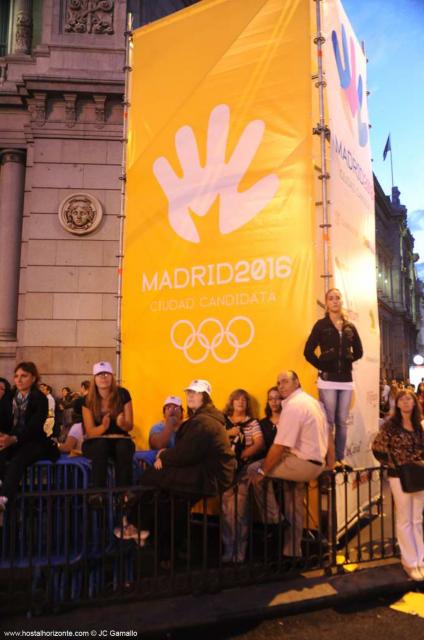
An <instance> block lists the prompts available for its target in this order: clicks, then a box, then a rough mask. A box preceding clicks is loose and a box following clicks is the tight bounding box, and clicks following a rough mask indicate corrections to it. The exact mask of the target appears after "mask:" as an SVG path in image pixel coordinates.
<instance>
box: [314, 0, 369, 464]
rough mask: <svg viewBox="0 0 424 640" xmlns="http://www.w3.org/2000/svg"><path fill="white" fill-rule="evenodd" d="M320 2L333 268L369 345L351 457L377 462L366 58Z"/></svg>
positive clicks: (339, 12)
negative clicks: (374, 449) (373, 447)
mask: <svg viewBox="0 0 424 640" xmlns="http://www.w3.org/2000/svg"><path fill="white" fill-rule="evenodd" d="M322 6H323V9H324V16H323V24H324V36H325V38H326V41H325V45H324V70H325V76H326V78H325V79H326V83H327V105H328V112H329V126H330V131H331V160H330V176H331V177H330V180H329V200H330V222H331V224H332V227H331V230H330V238H331V257H332V262H331V269H332V273H333V275H334V280H333V281H334V286H336V287H338V288H339V289H340V290H341V291H342V293H343V298H344V303H345V306H346V307H347V309H348V314H349V318H350V320H352V321H353V322H354V323H355V325H356V327H357V329H358V331H359V334H360V336H361V340H362V343H363V347H364V356H363V358H362V359H361V360H360V361H358V362H357V363H356V364H355V365H354V380H355V402H354V407H353V413H352V415H351V424H350V425H349V431H348V433H349V435H348V442H347V456H346V457H347V459H348V460H349V461H350V462H351V464H352V465H353V466H355V467H360V466H366V465H370V464H373V463H374V462H375V461H374V458H373V457H372V455H371V452H370V440H372V433H373V432H375V431H376V430H377V426H378V384H379V349H380V341H379V327H378V308H377V289H376V260H375V224H374V217H375V214H374V188H373V175H372V168H371V150H370V140H369V125H368V110H367V93H366V58H365V55H364V52H363V50H362V47H361V45H360V44H359V42H358V40H357V38H356V36H355V33H354V31H353V29H352V25H351V24H350V22H349V19H348V18H347V16H346V13H345V12H344V9H343V7H342V4H341V3H340V1H339V0H325V1H324V2H323V3H322Z"/></svg>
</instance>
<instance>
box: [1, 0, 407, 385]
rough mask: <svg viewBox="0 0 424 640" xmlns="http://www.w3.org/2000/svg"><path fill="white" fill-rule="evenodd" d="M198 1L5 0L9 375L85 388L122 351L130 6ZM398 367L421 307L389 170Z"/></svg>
mask: <svg viewBox="0 0 424 640" xmlns="http://www.w3.org/2000/svg"><path fill="white" fill-rule="evenodd" d="M195 1H196V0H128V1H127V0H102V1H100V0H1V2H0V273H1V279H0V309H1V313H0V375H5V376H6V377H9V378H10V377H11V375H12V371H13V367H14V365H15V363H16V361H19V360H21V359H31V360H34V361H35V362H36V363H37V364H38V365H39V368H40V371H41V372H42V375H43V378H44V380H45V381H46V382H50V383H51V384H53V385H54V386H55V387H56V388H58V387H59V386H61V385H63V384H69V385H70V386H72V387H74V388H75V387H77V386H78V384H79V382H80V381H81V380H82V379H83V378H85V377H86V376H87V375H88V374H89V373H90V371H91V365H92V363H93V362H95V361H97V360H99V359H109V360H111V361H112V362H113V361H114V359H115V352H116V316H117V267H118V257H117V256H118V252H119V246H118V244H119V243H118V239H119V227H120V220H121V184H122V182H121V178H122V174H123V170H122V146H123V145H122V135H123V124H122V123H123V94H124V72H123V66H124V59H125V37H124V32H125V28H126V14H127V11H128V10H130V11H131V12H132V14H133V16H134V26H139V25H140V24H144V23H147V22H150V21H152V20H155V19H157V18H160V17H162V16H164V15H166V14H168V13H171V12H173V11H176V10H178V9H182V8H184V7H185V6H188V5H190V4H193V3H194V2H195ZM376 225H377V250H378V263H379V266H378V287H379V289H378V295H379V310H380V324H381V336H382V362H381V368H382V373H383V374H384V375H388V376H389V377H390V376H393V375H396V376H398V377H401V376H402V377H403V376H405V375H406V372H407V367H408V365H409V360H410V356H411V354H412V353H413V352H414V350H415V341H416V334H417V322H418V315H419V313H418V307H419V303H417V296H416V287H417V284H416V281H415V273H414V267H413V265H414V253H413V238H412V236H411V234H410V233H409V231H408V229H407V219H406V209H405V207H403V205H401V204H400V200H399V192H398V191H397V190H396V189H395V190H394V191H393V194H392V200H391V201H390V200H389V199H388V198H387V197H386V196H385V195H384V193H383V192H382V190H381V187H380V185H379V184H378V182H377V181H376Z"/></svg>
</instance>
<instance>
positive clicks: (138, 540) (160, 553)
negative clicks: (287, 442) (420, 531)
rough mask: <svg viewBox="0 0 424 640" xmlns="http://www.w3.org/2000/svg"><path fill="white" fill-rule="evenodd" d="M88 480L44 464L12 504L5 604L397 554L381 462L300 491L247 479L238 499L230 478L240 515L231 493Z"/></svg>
mask: <svg viewBox="0 0 424 640" xmlns="http://www.w3.org/2000/svg"><path fill="white" fill-rule="evenodd" d="M65 476H66V478H65ZM64 478H65V479H64ZM86 481H87V477H85V476H84V473H83V469H82V471H81V469H73V470H70V469H69V468H67V469H66V473H65V472H64V471H63V469H62V471H61V470H60V468H59V467H58V466H57V465H49V467H48V468H47V467H46V468H43V467H42V466H41V467H40V466H39V467H38V469H37V471H36V473H35V472H34V471H33V472H32V479H31V482H27V483H26V484H25V485H24V486H23V491H22V493H21V494H20V495H19V497H18V499H17V501H16V504H15V505H14V506H13V505H11V506H10V507H9V506H8V509H7V510H6V512H5V513H4V514H3V524H2V526H1V527H0V613H1V610H2V609H4V610H5V611H6V610H7V611H8V612H9V613H10V611H13V610H16V611H23V610H29V611H32V612H37V611H43V610H44V611H54V610H55V609H59V608H60V607H62V606H63V605H69V604H75V605H78V604H82V603H87V602H96V601H102V602H105V601H117V600H126V599H131V598H158V597H162V596H169V595H173V594H182V593H190V592H191V593H193V592H195V593H200V592H211V591H216V590H219V589H224V588H227V587H233V586H236V585H243V584H249V583H253V582H259V581H269V580H275V579H280V578H282V577H284V576H287V575H289V574H290V573H291V572H294V571H305V570H308V569H313V568H321V569H326V570H328V571H332V570H333V569H334V568H335V567H342V566H343V565H346V564H353V563H360V562H365V561H369V560H378V559H384V558H388V557H391V556H394V555H396V553H397V550H396V541H395V534H394V517H393V504H392V499H391V495H390V492H389V491H388V488H387V480H386V472H385V470H384V469H381V468H375V469H362V470H355V471H353V472H350V473H348V472H344V473H324V474H323V475H322V476H321V477H320V478H319V480H318V481H316V482H315V483H310V484H309V485H305V486H304V491H303V492H302V491H301V490H300V488H301V487H299V485H296V484H295V483H286V482H285V481H280V480H279V481H270V480H266V481H262V483H261V486H260V491H262V492H263V496H262V498H263V500H262V501H261V500H260V499H259V500H258V493H257V492H256V493H255V491H254V490H253V487H252V486H250V487H249V488H248V493H247V502H246V500H245V497H246V496H243V501H244V502H243V503H242V496H241V493H240V490H239V488H238V487H235V490H234V491H233V494H232V500H233V501H234V504H233V505H230V506H231V509H230V512H231V514H232V515H231V517H232V518H234V522H233V523H229V522H228V508H226V509H223V500H226V499H227V500H228V496H227V497H226V496H225V495H224V496H219V497H212V498H202V499H200V500H197V501H196V499H195V498H194V497H192V496H181V495H176V494H164V493H160V492H158V491H154V490H149V489H145V488H141V487H138V486H133V487H128V488H127V490H126V491H125V490H122V489H120V490H117V489H114V488H111V487H109V488H107V489H104V490H101V491H98V490H96V492H95V493H94V492H93V490H90V489H87V488H84V486H85V485H86ZM55 486H57V487H58V488H55ZM64 486H67V487H68V488H63V487H64ZM268 487H271V489H269V488H268ZM270 491H271V493H270ZM299 496H300V497H299ZM274 499H275V502H274ZM270 501H273V514H274V515H273V521H270V518H269V514H270V513H271V509H270V504H269V502H270ZM288 501H292V502H291V504H289V503H288ZM258 502H259V503H260V504H259V506H258ZM275 505H277V508H278V513H279V514H281V517H278V521H276V518H275ZM296 513H297V526H296V523H295V522H294V519H295V515H296ZM284 514H286V515H287V514H290V518H289V520H290V519H291V521H290V522H288V521H287V519H286V518H285V516H284ZM241 516H243V517H241ZM300 517H301V519H299V518H300ZM226 519H227V520H226ZM241 520H243V522H242V525H243V526H238V525H240V521H241ZM243 523H244V524H243ZM299 523H300V527H299ZM229 524H230V525H231V524H232V525H233V526H232V527H231V526H230V527H229ZM229 529H230V530H231V529H232V531H233V532H234V536H233V538H231V536H230V538H229V537H228V530H229ZM225 532H227V534H225ZM240 537H242V538H243V540H241V539H240ZM229 542H230V543H231V544H232V547H231V549H230V551H229V548H228V547H229ZM225 545H226V546H225ZM240 548H242V549H243V551H244V552H243V554H242V556H243V557H241V556H240V555H238V550H239V549H240ZM232 550H233V551H234V552H233V553H232V552H231V551H232Z"/></svg>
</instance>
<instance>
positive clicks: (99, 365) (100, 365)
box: [93, 362, 113, 376]
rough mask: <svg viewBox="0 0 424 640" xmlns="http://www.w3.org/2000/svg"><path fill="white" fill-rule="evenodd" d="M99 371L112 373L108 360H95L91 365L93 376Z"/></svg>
mask: <svg viewBox="0 0 424 640" xmlns="http://www.w3.org/2000/svg"><path fill="white" fill-rule="evenodd" d="M99 373H112V374H113V369H112V365H111V364H110V362H96V364H95V365H93V376H97V375H98V374H99Z"/></svg>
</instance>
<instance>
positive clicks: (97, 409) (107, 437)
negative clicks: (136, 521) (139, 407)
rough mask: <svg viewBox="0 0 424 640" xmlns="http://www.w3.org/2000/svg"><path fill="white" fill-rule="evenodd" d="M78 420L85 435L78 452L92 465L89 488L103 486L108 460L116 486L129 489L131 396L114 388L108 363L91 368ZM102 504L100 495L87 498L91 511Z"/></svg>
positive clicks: (110, 366) (112, 376) (130, 483)
mask: <svg viewBox="0 0 424 640" xmlns="http://www.w3.org/2000/svg"><path fill="white" fill-rule="evenodd" d="M82 418H83V422H84V428H85V432H86V439H85V441H84V443H83V447H82V451H83V454H84V455H85V456H86V457H87V458H90V460H91V461H92V480H93V486H94V487H95V488H103V487H105V486H106V479H107V465H108V460H109V459H111V460H113V462H114V466H115V484H116V486H117V487H128V486H130V485H132V483H133V477H132V459H133V454H134V450H135V447H134V443H133V441H132V440H131V437H130V431H131V430H132V428H133V410H132V402H131V396H130V394H129V392H128V391H127V389H124V387H119V386H118V385H117V384H116V380H115V377H114V375H113V369H112V365H111V364H110V363H109V362H103V361H102V362H97V363H96V364H95V365H94V366H93V382H92V383H91V384H90V389H89V392H88V394H87V396H86V398H85V401H84V405H83V407H82ZM128 497H129V496H127V498H128ZM124 498H125V496H124ZM103 502H104V501H103V496H102V495H101V494H94V495H92V496H90V498H89V503H90V504H91V505H92V506H93V507H101V506H102V505H103Z"/></svg>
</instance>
